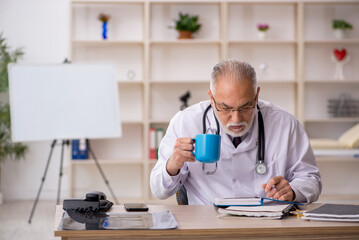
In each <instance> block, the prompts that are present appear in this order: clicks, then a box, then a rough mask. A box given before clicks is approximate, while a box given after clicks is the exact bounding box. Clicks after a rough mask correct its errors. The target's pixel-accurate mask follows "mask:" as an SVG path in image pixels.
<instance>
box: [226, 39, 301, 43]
mask: <svg viewBox="0 0 359 240" xmlns="http://www.w3.org/2000/svg"><path fill="white" fill-rule="evenodd" d="M228 43H229V44H296V43H297V41H296V40H280V39H278V40H277V39H265V40H255V39H254V40H229V41H228Z"/></svg>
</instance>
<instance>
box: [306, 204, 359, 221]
mask: <svg viewBox="0 0 359 240" xmlns="http://www.w3.org/2000/svg"><path fill="white" fill-rule="evenodd" d="M302 219H305V220H316V221H340V222H359V205H345V204H324V205H323V206H321V207H319V208H316V209H314V210H311V211H308V212H305V213H303V217H302Z"/></svg>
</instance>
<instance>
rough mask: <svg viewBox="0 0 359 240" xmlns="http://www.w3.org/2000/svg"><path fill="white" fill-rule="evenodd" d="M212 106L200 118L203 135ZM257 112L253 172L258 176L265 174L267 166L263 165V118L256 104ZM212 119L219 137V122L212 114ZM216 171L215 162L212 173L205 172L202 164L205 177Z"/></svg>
mask: <svg viewBox="0 0 359 240" xmlns="http://www.w3.org/2000/svg"><path fill="white" fill-rule="evenodd" d="M211 107H212V105H211V104H210V105H209V106H208V107H207V108H206V110H205V111H204V113H203V117H202V127H203V134H206V129H207V126H206V116H207V113H208V111H209V109H211ZM257 110H258V150H257V161H256V166H255V170H256V173H257V174H259V175H263V174H265V173H266V172H267V166H266V164H265V163H264V149H265V137H264V124H263V116H262V113H261V110H260V109H259V107H258V104H257ZM213 116H214V119H215V120H216V125H217V131H216V134H217V135H219V133H220V132H219V122H218V119H217V117H216V115H215V114H214V113H213ZM216 170H217V162H216V168H215V170H214V171H206V170H205V164H204V163H203V164H202V172H203V173H204V174H206V175H212V174H214V173H215V172H216Z"/></svg>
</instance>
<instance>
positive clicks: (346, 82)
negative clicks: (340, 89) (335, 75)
mask: <svg viewBox="0 0 359 240" xmlns="http://www.w3.org/2000/svg"><path fill="white" fill-rule="evenodd" d="M304 83H305V84H321V83H326V84H359V80H353V79H350V80H334V79H332V80H323V79H318V80H305V81H304Z"/></svg>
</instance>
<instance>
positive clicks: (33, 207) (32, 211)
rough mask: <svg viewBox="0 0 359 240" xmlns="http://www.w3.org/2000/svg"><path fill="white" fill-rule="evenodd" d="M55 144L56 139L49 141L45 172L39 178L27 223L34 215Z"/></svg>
mask: <svg viewBox="0 0 359 240" xmlns="http://www.w3.org/2000/svg"><path fill="white" fill-rule="evenodd" d="M55 144H56V139H55V140H54V141H52V143H51V150H50V154H49V157H48V159H47V164H46V167H45V172H44V175H43V177H42V178H41V184H40V188H39V191H38V192H37V196H36V199H35V202H34V205H33V206H32V210H31V213H30V217H29V220H28V223H31V219H32V216H33V215H34V211H35V208H36V205H37V202H38V201H39V197H40V193H41V190H42V186H43V185H44V182H45V178H46V174H47V170H48V168H49V164H50V160H51V156H52V152H53V150H54V146H55Z"/></svg>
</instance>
